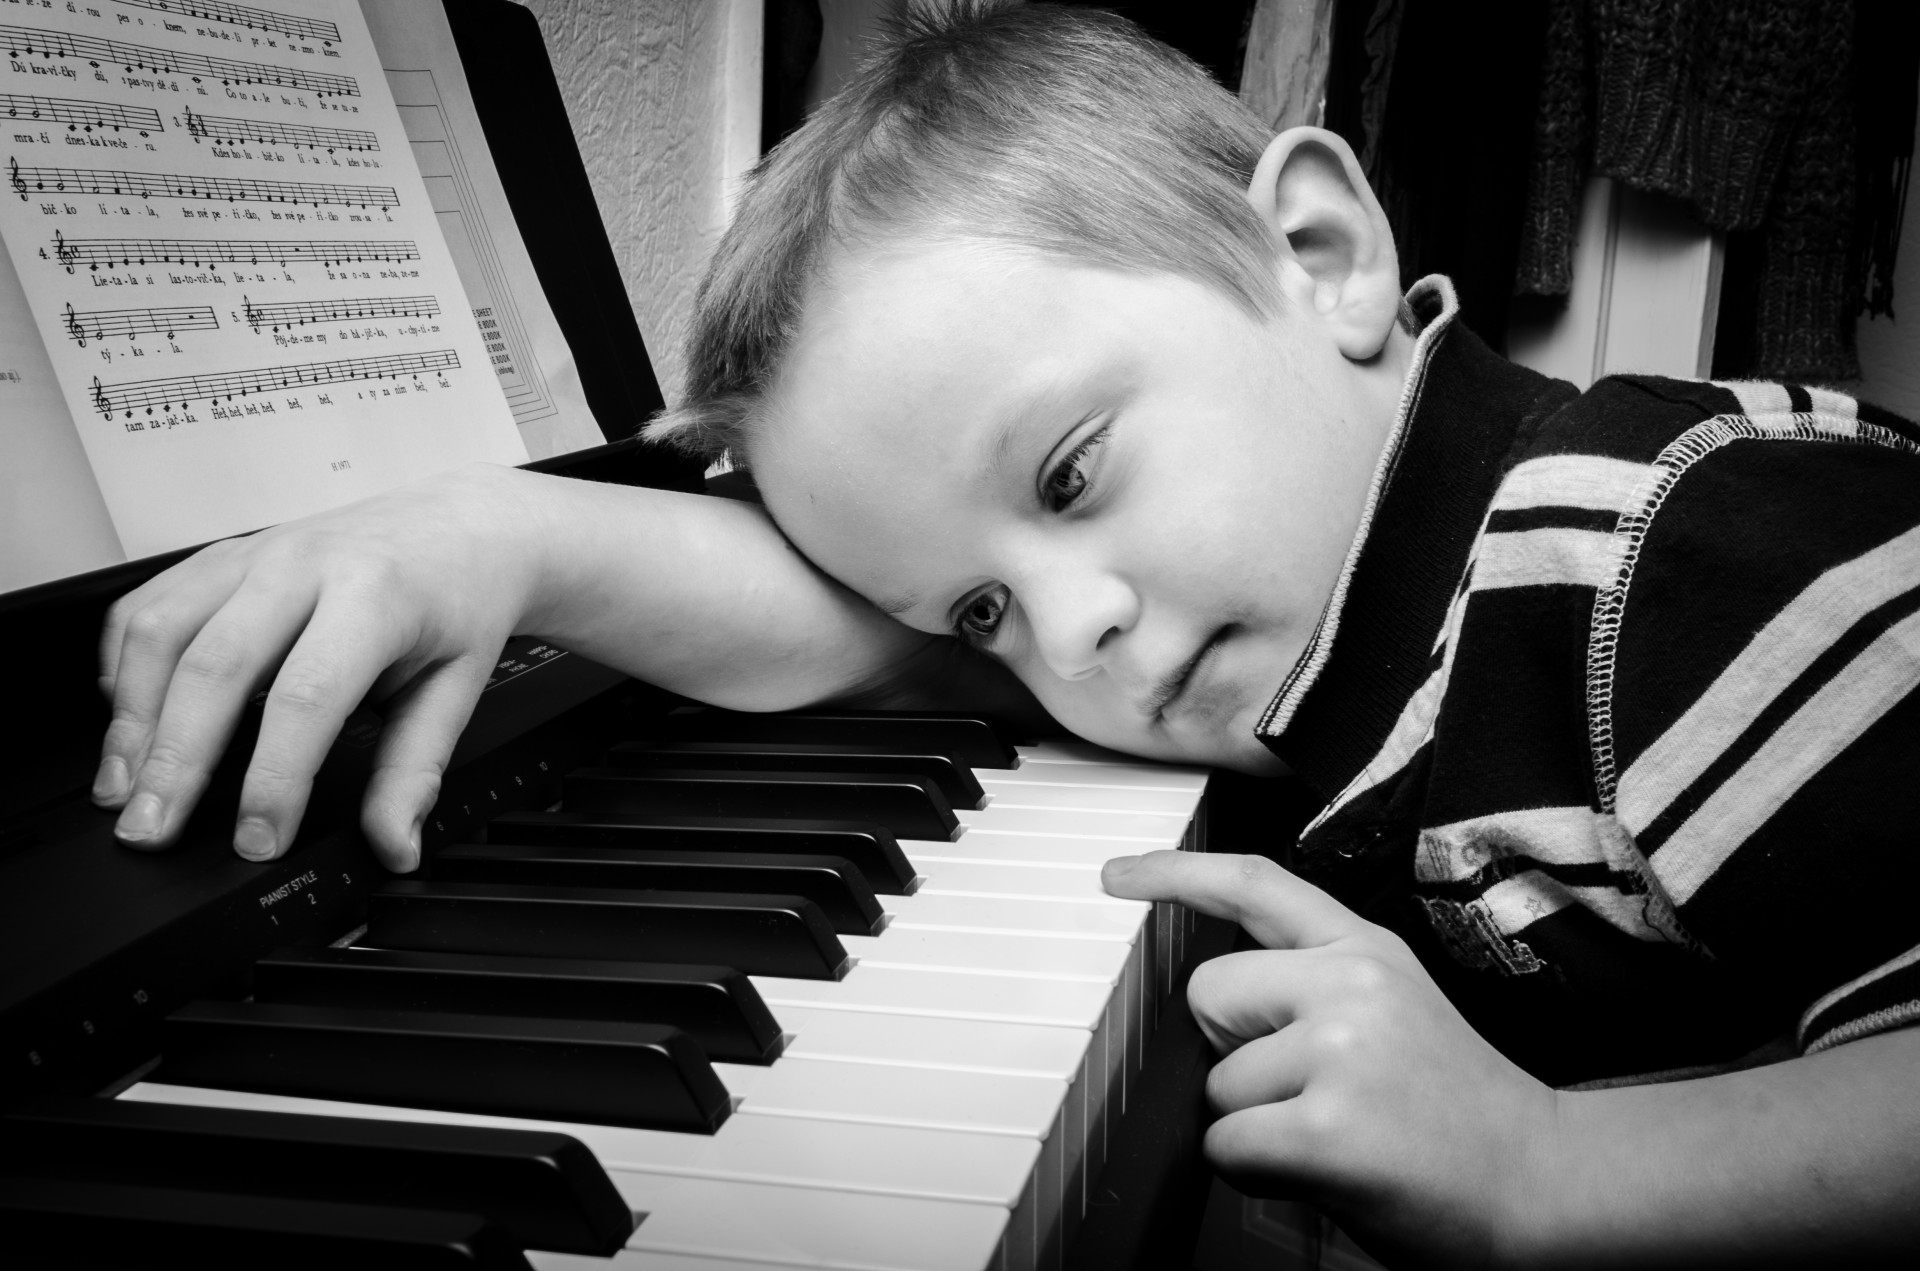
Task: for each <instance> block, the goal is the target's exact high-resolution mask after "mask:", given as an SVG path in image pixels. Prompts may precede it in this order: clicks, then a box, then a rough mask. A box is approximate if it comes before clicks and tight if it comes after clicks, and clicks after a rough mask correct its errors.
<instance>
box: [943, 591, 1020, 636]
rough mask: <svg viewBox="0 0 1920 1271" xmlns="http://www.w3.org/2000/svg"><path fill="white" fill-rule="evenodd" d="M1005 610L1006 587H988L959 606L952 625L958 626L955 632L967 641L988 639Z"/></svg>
mask: <svg viewBox="0 0 1920 1271" xmlns="http://www.w3.org/2000/svg"><path fill="white" fill-rule="evenodd" d="M1006 611H1007V589H1006V588H1005V587H989V588H987V590H985V591H983V592H980V593H978V594H977V595H974V596H972V597H970V598H969V599H968V600H967V603H966V604H965V605H963V606H961V609H960V616H959V618H958V619H956V620H955V622H954V625H955V626H956V627H957V628H959V630H958V632H957V634H958V635H959V636H960V638H961V639H962V640H965V641H967V642H969V643H977V642H980V641H985V640H990V639H992V638H993V633H994V630H995V628H997V627H998V626H999V625H1000V618H1001V616H1002V615H1003V614H1005V613H1006Z"/></svg>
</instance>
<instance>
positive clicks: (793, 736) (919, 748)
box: [658, 706, 1020, 768]
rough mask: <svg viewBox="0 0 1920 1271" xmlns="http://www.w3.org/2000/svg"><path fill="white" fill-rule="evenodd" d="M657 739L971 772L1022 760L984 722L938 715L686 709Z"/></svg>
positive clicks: (670, 718)
mask: <svg viewBox="0 0 1920 1271" xmlns="http://www.w3.org/2000/svg"><path fill="white" fill-rule="evenodd" d="M658 722H659V729H658V735H659V736H662V737H674V738H679V739H682V740H686V741H790V742H799V743H801V744H803V745H805V744H808V743H812V742H827V743H831V744H833V745H849V746H872V747H874V748H875V749H878V750H890V751H894V752H896V753H904V754H926V753H928V752H932V753H933V754H937V755H949V756H951V757H952V758H953V761H954V762H955V763H958V764H964V765H965V766H966V767H969V768H1017V767H1019V765H1020V759H1019V756H1018V755H1017V754H1016V753H1015V752H1014V749H1013V747H1012V746H1011V745H1009V744H1008V743H1007V742H1005V741H1003V740H1001V738H1000V737H999V735H998V734H996V733H995V732H994V731H993V726H992V725H991V724H989V723H987V722H986V721H985V720H983V719H974V718H969V717H968V716H965V715H941V714H937V713H920V712H904V711H902V712H895V711H860V712H836V713H834V714H808V715H757V714H752V713H750V712H746V711H721V710H714V709H713V708H711V707H704V706H701V707H687V708H683V709H680V710H677V711H673V712H671V713H670V714H667V715H665V716H663V717H662V718H661V719H660V720H659V721H658Z"/></svg>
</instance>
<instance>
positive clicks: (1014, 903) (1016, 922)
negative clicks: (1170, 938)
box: [881, 888, 1150, 941]
mask: <svg viewBox="0 0 1920 1271" xmlns="http://www.w3.org/2000/svg"><path fill="white" fill-rule="evenodd" d="M881 903H882V905H883V906H884V907H885V909H886V911H887V912H888V913H889V914H891V915H893V924H892V925H893V926H897V927H902V928H906V929H914V928H918V929H922V930H925V929H929V928H931V929H938V930H942V931H985V932H995V931H1006V932H1015V933H1025V934H1028V935H1036V936H1068V937H1075V938H1079V939H1084V940H1129V941H1130V940H1132V939H1134V938H1135V937H1136V936H1137V935H1138V934H1139V932H1140V926H1141V923H1142V922H1144V921H1145V920H1146V913H1147V911H1148V909H1149V908H1150V906H1148V905H1147V903H1146V902H1145V901H1131V902H1127V901H1122V902H1120V903H1117V904H1112V905H1063V904H1061V903H1059V902H1058V901H1056V900H1023V899H1020V898H1018V897H1005V898H990V897H978V896H940V895H929V894H927V892H926V890H925V889H924V888H923V889H922V890H921V891H920V892H917V893H916V894H914V895H912V896H887V897H884V898H883V900H882V902H881ZM891 929H892V928H891V927H890V928H889V930H891Z"/></svg>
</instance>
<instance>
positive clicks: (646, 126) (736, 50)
mask: <svg viewBox="0 0 1920 1271" xmlns="http://www.w3.org/2000/svg"><path fill="white" fill-rule="evenodd" d="M522 3H525V4H526V5H527V7H528V8H530V9H532V10H533V13H534V16H535V17H536V18H537V19H538V20H539V23H540V30H541V32H542V33H543V34H544V35H545V37H546V41H547V54H548V56H549V57H550V58H551V59H552V61H553V69H554V73H555V75H556V77H557V78H558V79H559V81H560V95H561V97H562V98H564V99H565V101H566V104H567V112H568V114H569V115H570V116H571V117H572V119H573V131H574V136H575V137H576V138H578V140H579V143H580V153H581V156H582V157H583V158H584V159H585V161H586V165H587V175H588V177H589V178H590V179H591V180H592V182H593V192H594V196H595V197H596V198H597V199H598V200H599V204H600V219H601V220H602V221H604V222H605V223H606V226H607V235H608V237H609V238H611V239H612V240H613V251H614V256H615V257H616V258H617V259H618V260H619V262H620V271H621V273H622V275H623V276H624V277H625V280H626V284H627V294H628V295H629V296H630V297H632V299H633V305H634V311H635V313H636V314H637V315H638V317H639V320H640V333H641V335H642V336H644V337H645V338H646V341H647V351H648V353H650V354H652V356H653V368H654V372H655V374H657V375H658V376H659V377H660V386H661V388H662V389H664V390H665V391H666V394H667V397H668V399H669V400H673V399H674V398H675V397H676V396H677V395H678V392H679V387H680V375H681V369H682V366H683V365H684V363H683V361H682V358H681V352H680V344H681V341H682V340H683V339H684V338H685V335H686V330H687V324H688V321H689V319H690V317H691V314H692V309H693V293H694V289H695V287H696V286H697V285H698V284H699V281H700V275H701V272H702V271H703V270H704V269H705V267H706V260H707V255H708V253H709V252H710V251H711V250H712V249H713V244H714V242H715V241H716V240H717V239H718V238H719V235H720V231H721V229H722V228H723V227H724V226H725V224H726V212H727V199H728V196H729V194H730V192H731V186H732V183H733V181H734V179H735V178H736V177H737V176H738V174H739V173H740V172H741V171H743V170H744V169H745V168H746V167H748V166H750V165H751V164H752V163H753V161H754V160H755V159H756V158H758V155H759V136H760V59H761V30H762V25H761V23H762V17H761V14H762V8H761V0H522Z"/></svg>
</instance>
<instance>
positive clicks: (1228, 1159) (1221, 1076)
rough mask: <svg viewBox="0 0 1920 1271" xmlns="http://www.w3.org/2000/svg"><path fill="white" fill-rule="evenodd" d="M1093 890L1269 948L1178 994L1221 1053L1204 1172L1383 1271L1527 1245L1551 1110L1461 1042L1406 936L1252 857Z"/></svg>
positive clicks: (1146, 865) (1199, 978) (1112, 876)
mask: <svg viewBox="0 0 1920 1271" xmlns="http://www.w3.org/2000/svg"><path fill="white" fill-rule="evenodd" d="M1102 877H1103V881H1104V882H1105V884H1106V888H1107V890H1108V891H1109V892H1111V893H1112V894H1113V895H1115V896H1125V897H1130V898H1132V899H1136V900H1169V901H1177V902H1179V903H1180V904H1184V905H1187V906H1189V907H1190V908H1193V909H1196V910H1199V911H1200V912H1201V913H1205V914H1211V915H1213V916H1215V917H1219V918H1230V919H1232V920H1233V921H1235V922H1238V923H1239V924H1240V925H1241V926H1242V927H1244V928H1246V930H1247V932H1248V933H1249V934H1250V935H1251V936H1253V938H1254V939H1255V940H1257V941H1259V942H1260V943H1261V944H1262V945H1264V946H1266V947H1265V948H1264V949H1260V950H1254V951H1249V952H1244V953H1233V954H1228V955H1227V956H1225V957H1221V958H1215V959H1214V960H1213V961H1211V962H1207V963H1204V964H1202V965H1201V966H1200V967H1198V968H1196V969H1195V971H1194V973H1193V979H1192V983H1191V985H1190V987H1189V988H1188V990H1187V999H1188V1002H1189V1003H1190V1004H1191V1005H1192V1007H1193V1014H1194V1018H1195V1019H1196V1020H1197V1021H1198V1022H1199V1024H1200V1027H1201V1029H1202V1030H1203V1031H1204V1032H1205V1033H1206V1035H1207V1038H1208V1040H1210V1041H1211V1042H1212V1043H1213V1045H1214V1048H1215V1049H1216V1050H1218V1051H1219V1052H1220V1054H1221V1055H1222V1058H1221V1060H1220V1062H1219V1063H1218V1064H1217V1065H1216V1066H1215V1067H1214V1069H1213V1073H1212V1075H1211V1076H1210V1077H1209V1079H1208V1081H1207V1096H1208V1099H1209V1101H1210V1102H1211V1103H1212V1105H1213V1107H1214V1109H1215V1111H1216V1112H1218V1113H1219V1114H1220V1119H1219V1120H1218V1121H1216V1122H1215V1123H1214V1124H1213V1125H1212V1127H1211V1128H1209V1130H1208V1131H1207V1136H1206V1154H1207V1159H1208V1160H1209V1161H1211V1162H1212V1163H1213V1165H1214V1167H1215V1168H1216V1169H1217V1170H1219V1171H1220V1173H1221V1174H1223V1175H1225V1176H1226V1177H1227V1178H1228V1179H1229V1181H1231V1182H1233V1183H1234V1184H1235V1186H1237V1187H1239V1188H1240V1189H1241V1190H1242V1191H1246V1192H1250V1193H1252V1194H1255V1195H1271V1196H1282V1195H1283V1196H1288V1197H1293V1198H1299V1199H1305V1200H1310V1201H1313V1202H1315V1203H1316V1204H1319V1205H1320V1206H1322V1207H1323V1208H1325V1209H1326V1210H1327V1211H1328V1212H1329V1213H1331V1214H1332V1215H1333V1216H1334V1217H1335V1218H1336V1219H1338V1220H1339V1221H1340V1223H1341V1225H1342V1226H1343V1227H1344V1228H1345V1229H1346V1230H1347V1231H1348V1232H1349V1233H1351V1234H1352V1235H1354V1236H1355V1237H1356V1238H1357V1239H1358V1240H1359V1241H1360V1242H1361V1244H1362V1245H1364V1246H1365V1247H1366V1248H1367V1249H1368V1250H1369V1251H1370V1252H1373V1253H1375V1254H1376V1255H1378V1256H1380V1257H1382V1258H1383V1259H1386V1260H1388V1261H1390V1262H1392V1263H1393V1265H1396V1266H1398V1265H1403V1262H1402V1261H1401V1260H1402V1259H1404V1260H1405V1264H1407V1265H1451V1266H1463V1265H1474V1266H1486V1265H1489V1264H1495V1265H1497V1264H1500V1263H1502V1262H1505V1261H1507V1260H1508V1255H1509V1254H1511V1252H1512V1251H1513V1249H1514V1248H1515V1245H1516V1242H1517V1243H1519V1244H1520V1245H1521V1246H1522V1247H1524V1237H1523V1234H1522V1233H1524V1232H1525V1231H1526V1229H1527V1227H1528V1225H1529V1224H1530V1223H1531V1222H1533V1221H1534V1220H1535V1219H1536V1217H1537V1213H1538V1209H1537V1205H1536V1201H1537V1200H1538V1198H1539V1192H1538V1190H1537V1189H1538V1188H1540V1187H1541V1186H1542V1185H1543V1184H1544V1183H1545V1181H1546V1177H1547V1176H1548V1175H1550V1173H1551V1161H1552V1156H1553V1150H1554V1144H1555V1136H1556V1129H1557V1115H1558V1098H1557V1096H1556V1095H1555V1093H1554V1091H1552V1090H1551V1089H1549V1088H1548V1087H1547V1086H1545V1085H1542V1084H1541V1083H1540V1082H1538V1081H1536V1080H1534V1079H1533V1078H1532V1077H1530V1076H1528V1075H1527V1074H1526V1073H1525V1072H1523V1071H1522V1070H1521V1069H1519V1068H1518V1067H1516V1066H1514V1065H1513V1064H1512V1063H1511V1062H1509V1061H1508V1060H1507V1059H1506V1058H1505V1057H1504V1056H1502V1055H1501V1054H1500V1053H1499V1052H1498V1051H1496V1050H1495V1049H1494V1048H1493V1047H1492V1046H1490V1045H1489V1044H1487V1042H1486V1041H1484V1040H1482V1039H1481V1037H1480V1035H1479V1034H1478V1033H1476V1032H1474V1031H1473V1029H1472V1027H1471V1026H1469V1025H1468V1023H1467V1022H1466V1020H1464V1019H1463V1018H1461V1016H1460V1014H1459V1012H1458V1011H1456V1010H1455V1009H1454V1008H1453V1005H1452V1004H1451V1003H1449V1002H1448V1001H1447V999H1446V998H1445V997H1444V996H1442V995H1441V992H1440V990H1439V988H1438V987H1437V986H1436V985H1435V984H1434V982H1433V981H1432V980H1431V979H1430V978H1428V976H1427V973H1426V971H1425V970H1424V969H1423V968H1422V967H1421V965H1420V963H1419V961H1418V960H1417V959H1416V958H1415V957H1414V955H1413V951H1412V950H1411V949H1409V948H1408V947H1407V945H1406V944H1405V942H1404V941H1402V940H1401V939H1400V938H1399V937H1398V936H1396V935H1394V934H1393V933H1392V932H1390V931H1388V930H1386V929H1385V928H1384V927H1379V926H1375V925H1374V924H1373V923H1370V922H1366V921H1364V920H1363V919H1361V918H1360V917H1359V916H1358V915H1357V914H1355V913H1353V912H1352V911H1351V910H1349V909H1348V908H1346V906H1344V905H1342V904H1340V903H1339V902H1338V901H1336V900H1334V899H1333V898H1332V897H1331V896H1329V895H1327V894H1326V893H1325V892H1323V891H1321V890H1320V889H1319V888H1317V887H1314V886H1312V885H1311V884H1308V883H1306V882H1303V881H1301V880H1300V879H1299V878H1297V877H1295V876H1294V875H1292V874H1290V873H1288V872H1287V871H1286V870H1284V869H1282V868H1281V867H1280V866H1278V865H1275V864H1274V863H1272V862H1271V861H1269V860H1267V859H1265V858H1264V857H1259V856H1223V855H1208V854H1199V853H1192V852H1151V853H1148V854H1147V855H1145V856H1138V857H1122V858H1120V859H1118V860H1114V861H1109V862H1108V863H1107V866H1106V870H1105V872H1104V874H1103V876H1102Z"/></svg>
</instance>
